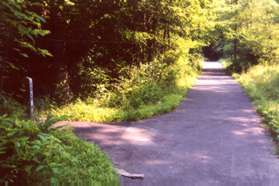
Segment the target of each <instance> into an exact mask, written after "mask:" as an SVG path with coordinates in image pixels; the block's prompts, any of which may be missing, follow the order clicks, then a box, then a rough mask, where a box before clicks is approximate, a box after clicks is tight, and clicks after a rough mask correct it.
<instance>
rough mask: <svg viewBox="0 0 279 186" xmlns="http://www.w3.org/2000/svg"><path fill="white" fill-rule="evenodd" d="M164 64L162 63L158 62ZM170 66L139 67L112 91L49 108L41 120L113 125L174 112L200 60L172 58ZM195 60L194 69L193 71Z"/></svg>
mask: <svg viewBox="0 0 279 186" xmlns="http://www.w3.org/2000/svg"><path fill="white" fill-rule="evenodd" d="M161 60H164V59H161ZM172 60H173V61H172V63H173V64H172V65H168V66H167V65H162V64H160V61H156V60H155V61H153V64H141V65H140V66H134V67H131V68H130V69H129V70H127V72H128V74H126V75H125V76H123V77H121V78H120V80H119V81H118V82H117V84H115V86H114V88H113V89H112V90H111V89H110V90H106V89H105V90H102V92H99V93H98V94H95V96H96V97H95V98H92V97H91V98H88V99H86V100H81V99H78V100H76V101H75V102H74V103H70V104H67V105H64V106H60V107H58V106H49V105H48V107H49V109H47V110H46V112H41V113H40V114H41V116H43V115H45V116H46V115H47V114H51V115H52V116H55V117H58V118H63V119H64V120H71V121H73V120H75V121H94V122H112V121H123V120H126V121H127V120H139V119H144V118H148V117H151V116H154V115H157V114H161V113H165V112H169V111H171V110H173V109H174V108H175V107H176V106H178V105H179V103H180V102H181V101H182V100H183V99H184V97H185V95H186V91H187V89H189V88H190V87H191V85H192V83H193V81H194V79H195V77H196V75H197V74H198V71H199V65H198V62H199V61H201V58H200V57H195V58H193V59H187V58H186V57H185V56H175V58H173V59H172ZM190 60H195V63H197V65H196V67H192V64H191V63H192V62H191V61H190Z"/></svg>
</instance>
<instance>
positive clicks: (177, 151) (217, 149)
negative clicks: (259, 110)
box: [72, 62, 279, 186]
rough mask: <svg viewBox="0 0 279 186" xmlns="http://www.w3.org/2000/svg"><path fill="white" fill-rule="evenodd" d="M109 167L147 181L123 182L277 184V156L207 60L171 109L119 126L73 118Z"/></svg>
mask: <svg viewBox="0 0 279 186" xmlns="http://www.w3.org/2000/svg"><path fill="white" fill-rule="evenodd" d="M72 124H73V125H74V126H75V128H76V132H77V134H78V135H79V136H80V137H81V138H83V139H86V140H88V141H92V142H95V143H97V144H99V145H100V146H101V147H102V148H103V149H104V151H105V152H106V153H107V154H108V155H109V156H110V157H111V158H112V160H113V162H114V164H115V165H116V166H117V167H118V168H120V169H124V170H125V171H128V172H130V173H139V174H144V179H131V178H127V177H122V178H121V181H122V185H124V186H130V185H131V186H149V185H150V186H151V185H152V186H184V185H185V186H219V185H220V186H278V185H279V159H278V158H277V156H276V154H275V146H274V144H273V142H272V139H271V137H270V136H269V134H268V132H266V130H265V129H264V128H263V126H262V124H261V119H260V118H259V117H258V115H257V114H256V112H255V111H254V109H253V107H252V105H251V103H250V101H249V99H248V97H247V96H246V95H245V93H244V92H243V91H242V89H241V88H240V86H239V85H238V83H237V82H235V81H234V80H233V79H232V78H231V77H229V76H227V75H225V74H224V72H223V70H222V67H221V65H220V64H219V63H217V62H207V63H205V65H204V72H203V74H202V75H201V76H200V78H199V79H198V81H197V83H196V85H195V86H194V87H193V88H192V90H191V91H189V93H188V96H187V98H186V99H185V101H184V102H183V103H182V104H181V105H180V106H179V107H178V108H177V109H176V110H174V111H173V112H172V113H168V114H165V115H162V116H158V117H154V118H151V119H147V120H143V121H137V122H132V123H126V124H122V125H105V124H104V125H100V124H92V123H81V122H74V123H72Z"/></svg>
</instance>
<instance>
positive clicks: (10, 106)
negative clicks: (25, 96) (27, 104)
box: [0, 92, 25, 117]
mask: <svg viewBox="0 0 279 186" xmlns="http://www.w3.org/2000/svg"><path fill="white" fill-rule="evenodd" d="M24 114H25V109H24V108H23V107H22V105H21V104H20V103H18V102H16V101H15V100H13V99H12V98H10V97H8V96H5V95H4V94H1V92H0V115H7V116H12V115H13V116H18V117H22V116H24Z"/></svg>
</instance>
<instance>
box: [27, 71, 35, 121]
mask: <svg viewBox="0 0 279 186" xmlns="http://www.w3.org/2000/svg"><path fill="white" fill-rule="evenodd" d="M26 78H27V80H28V84H29V116H30V118H33V116H34V94H33V80H32V78H31V77H28V76H27V77H26Z"/></svg>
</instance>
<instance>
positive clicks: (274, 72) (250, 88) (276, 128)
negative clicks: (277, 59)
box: [238, 64, 279, 141]
mask: <svg viewBox="0 0 279 186" xmlns="http://www.w3.org/2000/svg"><path fill="white" fill-rule="evenodd" d="M238 80H239V82H240V83H241V85H242V86H243V88H244V89H245V90H246V91H247V93H248V94H249V96H250V97H251V98H252V99H253V102H254V103H255V105H256V107H257V110H258V112H259V113H260V114H261V115H262V116H263V117H264V119H265V121H266V123H267V125H268V126H269V127H270V128H271V130H272V131H273V132H274V133H275V134H276V140H277V141H279V65H278V64H277V65H265V64H260V65H257V66H254V67H252V68H250V69H249V70H248V72H247V73H243V74H241V75H240V76H239V77H238Z"/></svg>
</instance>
